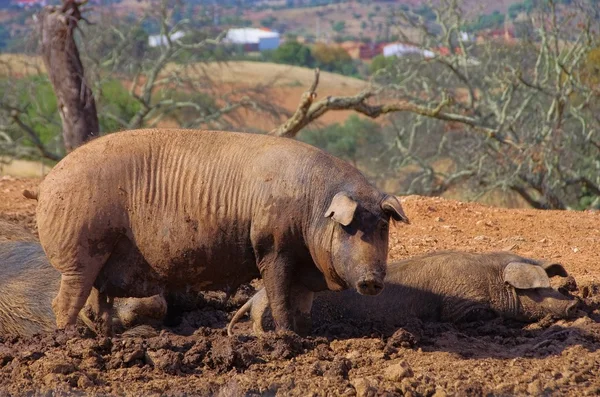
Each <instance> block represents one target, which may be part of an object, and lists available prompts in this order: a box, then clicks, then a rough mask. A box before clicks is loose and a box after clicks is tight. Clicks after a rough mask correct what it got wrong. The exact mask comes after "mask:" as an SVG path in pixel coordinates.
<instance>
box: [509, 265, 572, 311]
mask: <svg viewBox="0 0 600 397" xmlns="http://www.w3.org/2000/svg"><path fill="white" fill-rule="evenodd" d="M554 276H561V277H567V276H568V274H567V271H566V270H565V268H564V267H563V266H562V265H560V264H558V263H553V262H546V263H542V264H531V263H525V262H510V263H509V264H508V265H506V267H505V268H504V272H503V278H504V282H505V285H506V286H507V288H508V290H509V292H510V293H511V294H510V295H512V297H511V298H509V300H511V301H513V305H510V306H511V309H513V310H510V312H511V313H510V314H511V317H514V318H516V319H519V320H525V321H535V320H539V319H541V318H543V317H545V316H546V315H548V314H551V315H553V316H555V317H558V318H566V317H569V316H571V315H572V314H573V313H574V311H575V307H576V306H577V300H575V299H574V298H573V297H570V296H567V295H563V294H562V293H560V292H559V291H557V290H556V289H554V288H552V287H551V286H550V278H551V277H554Z"/></svg>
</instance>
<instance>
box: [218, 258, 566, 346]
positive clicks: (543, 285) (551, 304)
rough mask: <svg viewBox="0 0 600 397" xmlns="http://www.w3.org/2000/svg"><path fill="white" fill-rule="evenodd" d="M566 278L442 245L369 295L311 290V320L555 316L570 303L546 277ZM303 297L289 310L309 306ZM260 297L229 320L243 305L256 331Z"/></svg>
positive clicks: (391, 271) (528, 263)
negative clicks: (379, 289)
mask: <svg viewBox="0 0 600 397" xmlns="http://www.w3.org/2000/svg"><path fill="white" fill-rule="evenodd" d="M554 276H562V277H566V276H567V272H566V270H565V269H564V268H563V266H562V265H560V264H558V263H555V262H543V261H537V260H534V259H529V258H523V257H521V256H518V255H515V254H512V253H509V252H492V253H485V254H476V253H466V252H456V251H444V252H437V253H432V254H427V255H423V256H418V257H414V258H411V259H407V260H403V261H399V262H392V263H389V264H388V269H387V276H386V278H385V288H384V290H383V292H382V293H381V294H379V295H378V296H375V297H361V296H360V295H358V294H356V293H354V292H353V291H343V292H340V293H337V294H331V293H329V292H327V291H324V292H320V293H317V294H316V296H315V299H314V302H313V305H312V321H313V323H321V322H322V321H325V320H326V321H329V322H331V321H335V320H343V319H357V320H358V319H360V320H361V321H370V322H374V323H375V322H376V323H379V324H385V325H387V326H399V325H401V324H403V323H405V322H406V320H407V319H408V318H410V317H417V318H420V319H422V320H425V321H444V322H460V321H469V320H474V319H478V318H482V315H483V314H491V315H500V316H503V317H506V318H512V319H516V320H521V321H536V320H539V319H541V318H543V317H544V316H546V315H548V314H552V315H554V316H555V317H558V318H565V317H568V316H569V315H570V314H572V313H573V312H574V309H575V306H576V305H577V301H576V300H575V299H574V298H573V297H570V296H566V295H563V294H562V293H560V292H559V291H557V290H555V289H553V288H551V286H550V277H554ZM308 303H309V302H304V306H302V307H300V306H298V307H297V308H296V310H298V311H299V312H303V313H304V314H305V315H307V314H309V313H310V312H311V306H310V305H309V304H308ZM268 308H269V304H268V297H267V295H266V294H265V291H264V290H263V289H261V290H259V291H258V292H257V293H256V294H255V295H254V296H253V297H252V298H251V299H250V300H249V301H248V302H246V304H244V306H242V307H241V308H240V309H239V310H238V312H237V313H236V314H235V315H234V317H233V318H232V320H231V322H230V323H229V326H228V329H227V330H228V333H229V334H230V335H231V334H232V329H233V325H234V324H235V323H236V322H237V321H239V319H240V318H241V317H242V316H243V315H244V314H245V313H246V312H248V311H250V317H251V319H252V321H253V331H254V332H255V333H257V334H259V333H262V332H263V331H264V328H263V321H264V319H265V318H264V316H265V315H266V314H267V313H268Z"/></svg>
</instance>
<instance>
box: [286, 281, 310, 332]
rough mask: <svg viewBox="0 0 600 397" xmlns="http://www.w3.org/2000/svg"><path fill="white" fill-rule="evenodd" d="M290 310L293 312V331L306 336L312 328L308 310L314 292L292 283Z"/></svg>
mask: <svg viewBox="0 0 600 397" xmlns="http://www.w3.org/2000/svg"><path fill="white" fill-rule="evenodd" d="M291 290H292V310H293V312H294V331H296V332H297V333H298V334H299V335H302V336H306V335H308V334H310V332H311V330H312V318H311V315H310V311H311V309H312V303H313V299H314V296H315V293H314V292H312V291H311V290H309V289H308V288H306V287H305V286H304V285H301V284H293V285H292V288H291Z"/></svg>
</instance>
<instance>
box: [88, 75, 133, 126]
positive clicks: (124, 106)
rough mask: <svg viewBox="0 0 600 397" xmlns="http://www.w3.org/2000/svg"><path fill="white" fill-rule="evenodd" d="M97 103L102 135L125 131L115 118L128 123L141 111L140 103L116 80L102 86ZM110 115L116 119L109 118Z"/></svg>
mask: <svg viewBox="0 0 600 397" xmlns="http://www.w3.org/2000/svg"><path fill="white" fill-rule="evenodd" d="M97 102H98V121H99V122H100V131H101V132H102V133H110V132H116V131H120V130H122V129H124V128H125V126H123V124H122V123H120V122H119V121H117V120H115V118H118V119H119V120H122V121H125V122H128V121H129V120H131V119H132V118H133V116H134V115H135V114H136V113H137V112H138V111H139V110H140V109H141V105H140V103H139V102H138V101H136V100H135V99H134V98H133V97H132V96H131V95H129V91H127V90H126V89H125V87H123V85H122V84H121V82H120V81H119V80H116V79H115V80H108V81H106V82H104V83H103V84H101V85H100V94H99V95H98V99H97ZM109 114H110V115H113V116H114V117H109V116H108V115H109Z"/></svg>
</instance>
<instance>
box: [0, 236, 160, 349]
mask: <svg viewBox="0 0 600 397" xmlns="http://www.w3.org/2000/svg"><path fill="white" fill-rule="evenodd" d="M59 287H60V273H59V272H58V271H57V270H56V269H54V268H53V267H52V266H51V265H50V263H49V262H48V259H47V258H46V255H45V254H44V250H43V249H42V246H41V245H40V244H39V243H38V242H35V241H12V242H0V335H7V334H10V335H19V336H23V337H30V336H32V335H34V334H43V333H48V332H51V331H53V330H55V329H56V319H55V317H54V313H53V311H52V300H53V299H54V297H56V294H57V293H58V289H59ZM166 311H167V304H166V302H165V300H164V298H162V297H160V296H153V297H149V298H140V299H136V298H125V299H117V300H116V303H115V310H114V313H112V315H114V316H116V318H117V320H118V321H119V322H120V323H121V325H122V326H123V327H126V328H129V327H132V326H134V325H138V324H147V323H159V322H162V320H163V318H164V316H165V315H166Z"/></svg>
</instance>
